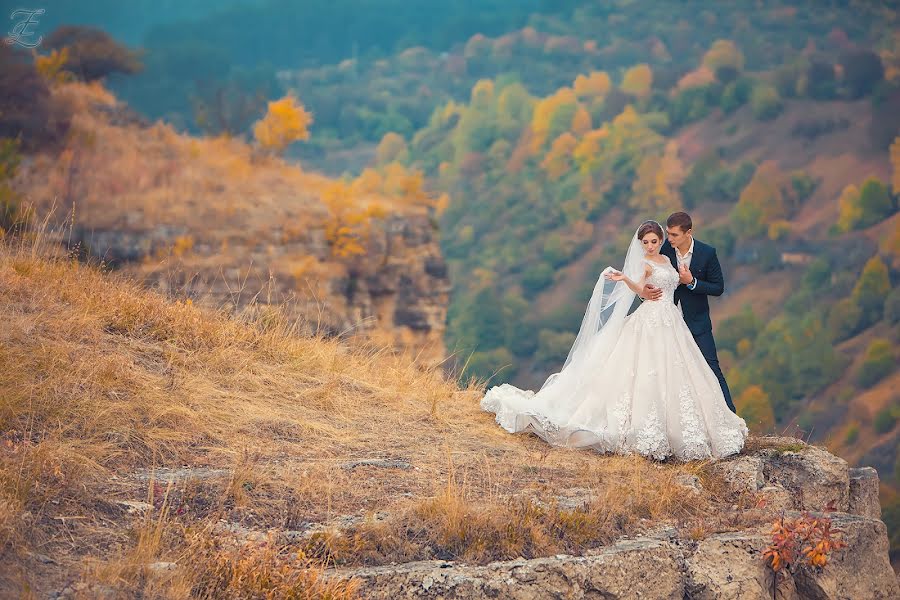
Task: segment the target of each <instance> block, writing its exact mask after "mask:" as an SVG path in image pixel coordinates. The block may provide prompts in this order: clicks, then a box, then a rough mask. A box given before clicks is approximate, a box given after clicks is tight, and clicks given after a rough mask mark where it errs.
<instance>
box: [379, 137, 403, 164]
mask: <svg viewBox="0 0 900 600" xmlns="http://www.w3.org/2000/svg"><path fill="white" fill-rule="evenodd" d="M407 152H408V150H407V147H406V140H404V139H403V136H402V135H400V134H398V133H394V132H393V131H389V132H388V133H386V134H384V136H383V137H382V138H381V141H380V142H379V143H378V147H377V148H376V149H375V162H376V164H379V165H384V164H387V163H390V162H394V161H397V160H403V159H404V158H405V156H406V154H407Z"/></svg>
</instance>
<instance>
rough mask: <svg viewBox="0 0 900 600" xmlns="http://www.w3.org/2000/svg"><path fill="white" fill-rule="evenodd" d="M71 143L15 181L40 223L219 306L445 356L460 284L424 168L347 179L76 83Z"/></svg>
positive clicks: (114, 262)
mask: <svg viewBox="0 0 900 600" xmlns="http://www.w3.org/2000/svg"><path fill="white" fill-rule="evenodd" d="M52 99H53V100H54V101H55V102H57V103H58V104H59V105H61V106H64V107H65V108H66V110H67V111H69V112H71V126H70V129H69V131H68V135H67V136H66V138H65V141H64V143H63V144H62V145H61V147H53V148H46V149H42V150H39V151H34V152H29V153H27V156H26V160H24V161H23V162H22V164H21V165H20V166H19V168H18V170H17V175H16V178H15V179H14V180H13V181H12V187H13V189H14V190H15V192H16V193H17V194H19V195H20V196H21V202H22V203H28V204H30V205H31V206H33V207H34V208H35V209H36V211H37V213H38V218H44V217H45V216H46V215H48V214H51V213H52V215H53V217H52V220H53V222H55V223H61V222H63V221H68V222H69V224H70V227H71V231H70V232H67V234H66V237H67V239H68V240H69V241H70V243H71V244H78V245H80V246H81V249H82V252H83V254H84V255H90V256H93V257H95V258H99V259H102V260H104V261H106V262H107V263H108V264H110V265H111V266H113V267H114V268H117V269H120V270H122V271H123V272H126V273H128V274H129V275H133V276H135V277H138V278H139V279H141V280H142V281H144V282H145V283H146V284H147V285H149V286H152V287H156V288H158V289H160V290H162V291H164V292H166V293H169V294H172V295H176V296H178V297H180V298H182V299H185V298H189V299H191V300H192V301H200V302H206V303H208V304H210V305H212V306H215V307H216V308H219V307H223V306H224V307H227V308H229V309H230V310H236V311H240V310H244V309H245V308H246V307H247V306H250V305H253V306H255V307H256V309H260V308H261V307H266V306H278V305H284V306H286V307H288V308H289V310H290V311H291V316H292V317H293V318H296V319H297V320H298V325H299V326H301V327H307V328H313V329H315V328H318V329H321V330H322V331H323V332H326V333H328V334H331V335H338V334H348V333H351V334H359V335H363V336H368V337H371V338H373V339H374V340H376V341H377V342H379V343H389V342H390V343H393V344H396V345H399V346H401V347H405V348H409V349H414V350H417V351H420V352H421V359H422V360H423V361H425V362H429V363H436V362H440V361H442V360H443V359H444V348H443V331H444V328H445V325H444V321H445V317H444V315H445V313H446V305H447V293H448V291H449V285H448V281H447V277H446V268H445V265H444V263H443V259H442V257H441V253H440V248H439V246H438V235H437V231H436V230H435V227H434V224H433V223H432V217H431V216H430V214H431V212H432V210H433V209H432V208H431V205H430V202H431V200H430V199H429V197H428V196H427V194H426V193H425V191H424V190H422V189H421V187H420V185H419V180H418V179H417V176H416V174H414V173H407V172H406V171H404V170H402V169H401V170H396V169H395V170H393V171H391V172H389V173H379V172H376V171H374V170H370V171H368V172H367V173H366V174H364V175H363V176H360V177H359V178H357V179H355V180H349V181H348V180H335V179H330V178H327V177H324V176H321V175H318V174H316V173H312V172H308V171H306V170H304V169H302V168H301V167H298V166H297V165H292V164H289V163H286V162H284V161H282V160H280V159H279V158H277V157H273V156H267V155H263V154H261V153H259V152H255V151H254V150H253V149H252V148H251V147H250V146H249V145H248V144H247V143H246V142H244V141H242V140H240V139H230V138H227V137H218V138H194V137H191V136H188V135H184V134H179V133H177V132H176V131H175V130H174V129H173V128H172V127H171V126H169V125H167V124H164V123H163V122H161V121H157V122H156V123H154V124H149V123H147V122H146V121H144V120H142V119H141V118H140V117H138V116H137V115H135V114H134V113H133V112H132V111H131V110H130V109H129V108H128V107H127V106H126V105H124V104H123V103H121V102H120V101H118V100H117V99H116V98H115V97H114V96H112V95H111V94H110V93H109V92H108V91H106V90H105V89H104V88H103V87H102V86H100V85H98V84H93V85H88V84H82V83H67V84H62V85H57V86H55V87H54V88H53V90H52Z"/></svg>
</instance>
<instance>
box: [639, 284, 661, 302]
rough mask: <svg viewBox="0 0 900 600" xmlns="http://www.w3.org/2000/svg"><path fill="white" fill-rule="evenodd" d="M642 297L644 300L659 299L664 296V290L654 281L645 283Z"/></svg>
mask: <svg viewBox="0 0 900 600" xmlns="http://www.w3.org/2000/svg"><path fill="white" fill-rule="evenodd" d="M641 298H643V299H644V300H659V299H660V298H662V290H661V289H659V288H658V287H656V286H655V285H653V284H652V283H645V284H644V288H643V289H642V290H641Z"/></svg>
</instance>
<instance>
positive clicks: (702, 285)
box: [685, 249, 725, 296]
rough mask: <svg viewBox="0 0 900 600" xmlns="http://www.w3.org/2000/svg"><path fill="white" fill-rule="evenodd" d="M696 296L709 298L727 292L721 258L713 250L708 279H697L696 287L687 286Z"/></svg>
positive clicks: (707, 274) (707, 272) (708, 268)
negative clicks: (702, 295)
mask: <svg viewBox="0 0 900 600" xmlns="http://www.w3.org/2000/svg"><path fill="white" fill-rule="evenodd" d="M685 287H686V288H687V289H688V290H690V291H691V292H692V293H694V294H706V295H707V296H721V295H722V292H724V291H725V277H724V276H723V275H722V265H720V264H719V257H718V256H717V255H716V251H715V249H713V255H712V258H710V259H709V263H708V267H707V269H706V279H696V278H695V282H694V285H693V286H691V285H690V284H688V285H686V286H685Z"/></svg>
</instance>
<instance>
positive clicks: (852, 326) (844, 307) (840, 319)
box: [828, 298, 862, 342]
mask: <svg viewBox="0 0 900 600" xmlns="http://www.w3.org/2000/svg"><path fill="white" fill-rule="evenodd" d="M861 317H862V311H861V310H860V309H859V306H857V305H856V303H855V302H853V301H852V300H851V299H849V298H844V299H843V300H839V301H838V302H836V303H835V304H834V306H832V307H831V310H830V311H829V312H828V329H829V330H830V331H831V333H832V336H833V338H834V341H836V342H841V341H843V340H846V339H848V338H850V337H853V336H854V335H856V334H857V333H859V331H860V326H859V324H860V321H861Z"/></svg>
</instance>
